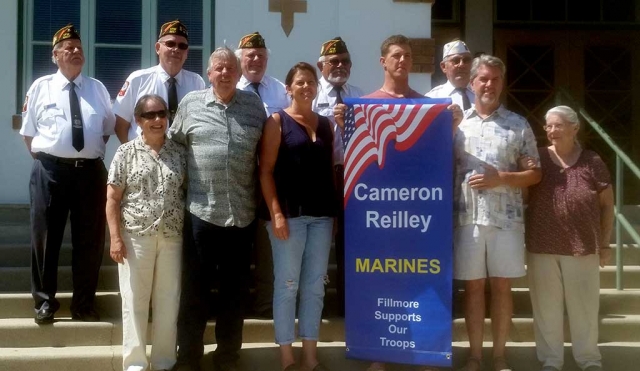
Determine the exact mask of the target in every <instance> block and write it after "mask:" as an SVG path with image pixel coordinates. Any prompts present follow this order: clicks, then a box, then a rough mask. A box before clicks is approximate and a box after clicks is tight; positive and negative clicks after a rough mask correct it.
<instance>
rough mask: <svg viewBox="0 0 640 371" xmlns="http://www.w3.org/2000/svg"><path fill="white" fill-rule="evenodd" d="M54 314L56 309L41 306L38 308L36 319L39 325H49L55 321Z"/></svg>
mask: <svg viewBox="0 0 640 371" xmlns="http://www.w3.org/2000/svg"><path fill="white" fill-rule="evenodd" d="M53 314H54V311H52V310H51V309H50V308H40V309H39V310H38V313H36V317H35V318H34V321H35V322H36V323H37V324H39V325H48V324H50V323H53Z"/></svg>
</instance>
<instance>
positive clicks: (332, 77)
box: [327, 72, 349, 85]
mask: <svg viewBox="0 0 640 371" xmlns="http://www.w3.org/2000/svg"><path fill="white" fill-rule="evenodd" d="M347 80H349V73H347V72H345V73H330V74H329V76H327V81H329V82H330V83H331V84H332V85H335V84H340V85H342V84H344V83H345V82H347Z"/></svg>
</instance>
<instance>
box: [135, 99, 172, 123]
mask: <svg viewBox="0 0 640 371" xmlns="http://www.w3.org/2000/svg"><path fill="white" fill-rule="evenodd" d="M150 101H154V102H157V103H160V104H162V107H164V110H165V111H166V110H168V109H169V108H168V107H167V102H165V101H164V98H162V97H161V96H159V95H157V94H145V95H143V96H141V97H140V99H138V102H136V106H135V107H134V108H133V116H134V117H135V118H140V115H142V114H143V113H144V112H142V111H143V110H144V106H145V105H146V104H147V102H150Z"/></svg>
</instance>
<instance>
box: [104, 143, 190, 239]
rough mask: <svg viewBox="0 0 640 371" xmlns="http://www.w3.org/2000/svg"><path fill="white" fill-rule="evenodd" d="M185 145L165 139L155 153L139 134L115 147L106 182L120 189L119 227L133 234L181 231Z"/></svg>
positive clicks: (174, 234)
mask: <svg viewBox="0 0 640 371" xmlns="http://www.w3.org/2000/svg"><path fill="white" fill-rule="evenodd" d="M186 167H187V162H186V156H185V148H184V147H183V146H181V145H180V144H178V143H176V142H174V141H172V140H168V139H167V140H165V142H164V145H163V146H162V149H160V151H159V152H158V154H157V156H156V155H155V154H154V153H153V152H152V150H151V147H149V146H148V145H146V144H145V143H144V141H143V140H142V136H139V137H137V138H136V139H134V140H132V141H130V142H128V143H125V144H123V145H121V146H120V147H119V148H118V150H117V151H116V154H115V156H114V157H113V161H112V162H111V167H110V168H109V177H108V180H107V184H113V185H114V186H116V187H118V188H122V189H124V193H123V195H122V202H121V205H120V210H121V220H122V228H124V230H125V231H126V232H128V233H130V234H133V235H136V236H154V235H156V234H157V233H158V232H160V231H161V232H162V235H163V236H164V237H174V236H181V235H182V225H183V222H184V207H185V204H184V199H185V189H184V186H183V185H184V184H185V174H186Z"/></svg>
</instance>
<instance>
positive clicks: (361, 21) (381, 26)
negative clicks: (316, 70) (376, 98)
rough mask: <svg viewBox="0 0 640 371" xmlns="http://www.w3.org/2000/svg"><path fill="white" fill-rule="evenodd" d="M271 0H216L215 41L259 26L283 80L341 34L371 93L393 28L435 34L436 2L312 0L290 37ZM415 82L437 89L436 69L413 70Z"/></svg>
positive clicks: (360, 82) (356, 76) (357, 79)
mask: <svg viewBox="0 0 640 371" xmlns="http://www.w3.org/2000/svg"><path fill="white" fill-rule="evenodd" d="M268 10H269V1H268V0H264V1H254V0H234V1H216V9H215V15H216V22H215V44H216V46H222V45H223V42H225V41H226V45H227V46H229V47H230V48H232V49H234V48H235V47H237V45H238V41H239V40H240V38H241V37H242V36H244V35H246V34H248V33H251V32H254V31H258V32H260V34H261V35H262V36H263V37H264V38H265V40H266V43H267V47H268V48H269V49H270V50H271V56H270V58H269V66H268V71H267V73H268V74H269V75H271V76H273V77H276V78H278V79H280V80H282V81H284V78H285V76H286V74H287V72H288V71H289V69H290V68H291V66H293V65H294V64H295V63H296V62H300V61H305V62H308V63H311V64H312V65H314V66H315V62H316V61H317V60H318V57H319V53H320V46H321V45H322V43H323V42H325V41H327V40H329V39H331V38H333V37H335V36H340V37H342V38H343V40H344V41H345V42H346V43H347V47H348V48H349V52H350V53H351V59H352V60H353V67H352V69H351V78H350V80H349V82H350V83H352V84H354V85H357V86H359V87H361V88H362V89H363V91H364V92H365V93H367V94H368V93H370V92H372V91H374V90H376V89H378V88H380V86H382V81H383V71H382V68H381V67H380V62H379V59H380V44H381V43H382V41H383V40H384V39H386V38H387V37H388V36H390V35H393V34H398V33H400V34H403V35H405V36H407V37H419V38H430V37H431V4H430V3H397V2H393V1H392V0H348V1H345V0H308V1H307V12H306V13H296V14H295V15H294V26H293V30H292V31H291V34H290V35H289V37H287V36H286V35H285V33H284V31H283V30H282V27H281V25H280V13H270V12H269V11H268ZM410 82H411V87H412V88H414V89H415V90H417V91H419V92H427V91H429V90H430V89H431V75H430V74H412V75H411V80H410Z"/></svg>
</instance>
